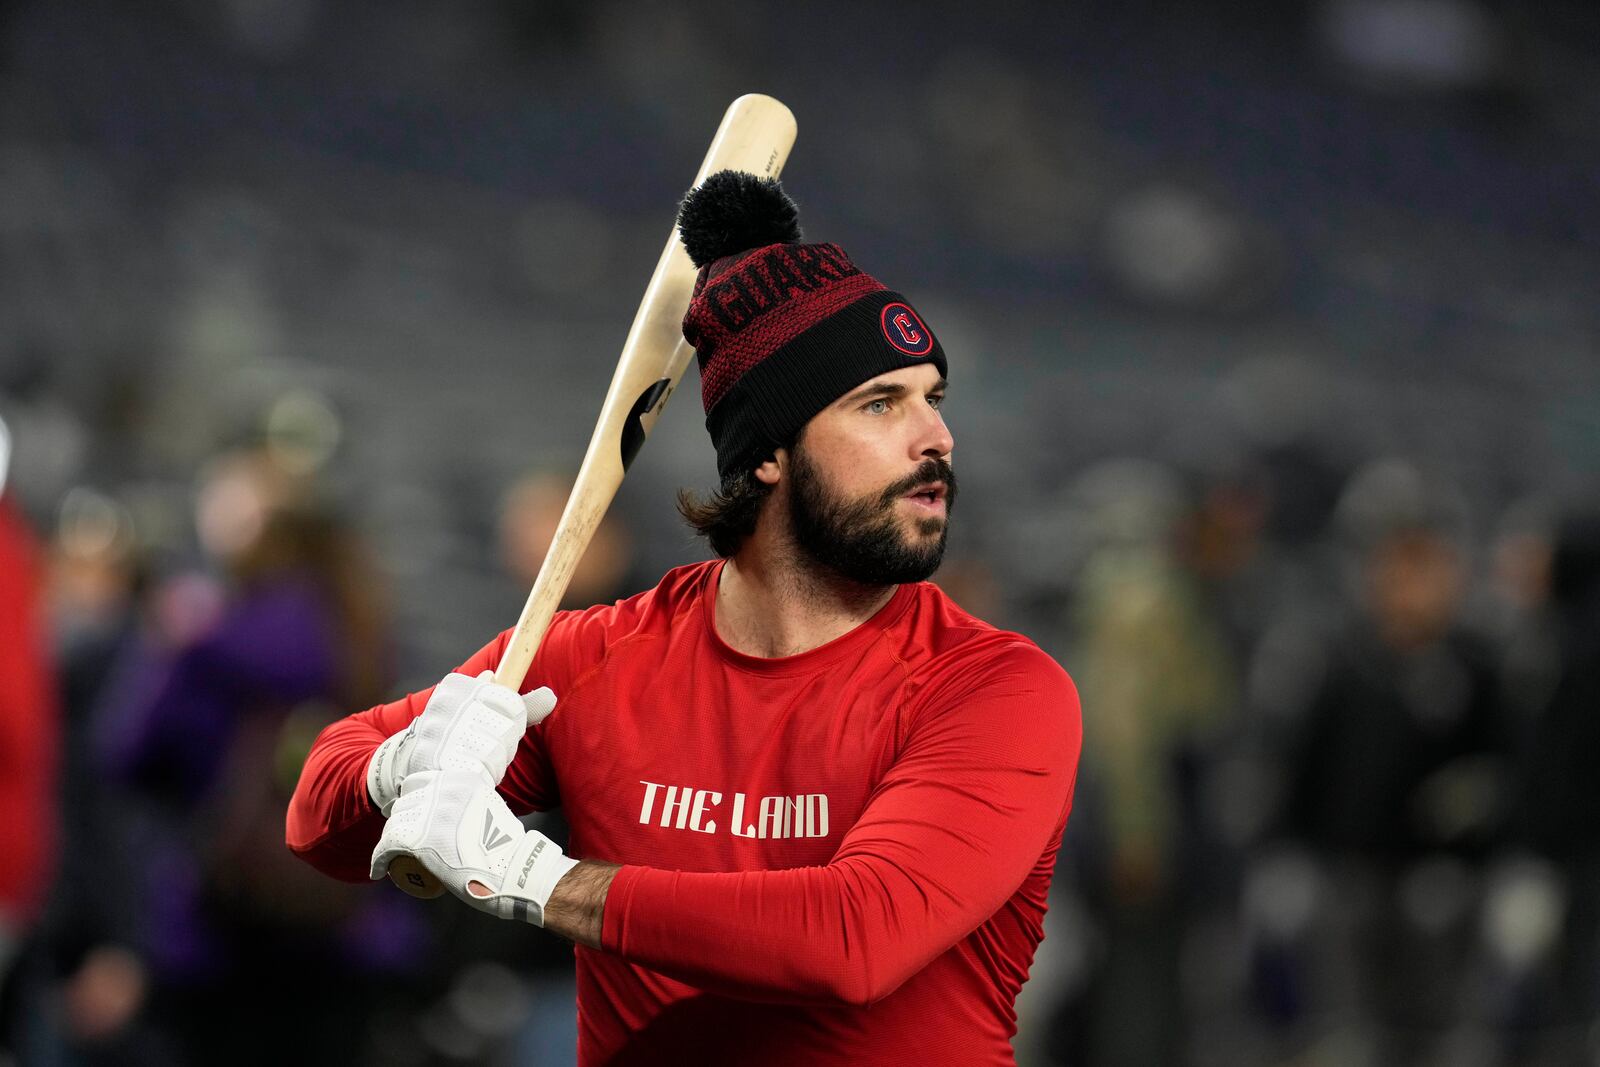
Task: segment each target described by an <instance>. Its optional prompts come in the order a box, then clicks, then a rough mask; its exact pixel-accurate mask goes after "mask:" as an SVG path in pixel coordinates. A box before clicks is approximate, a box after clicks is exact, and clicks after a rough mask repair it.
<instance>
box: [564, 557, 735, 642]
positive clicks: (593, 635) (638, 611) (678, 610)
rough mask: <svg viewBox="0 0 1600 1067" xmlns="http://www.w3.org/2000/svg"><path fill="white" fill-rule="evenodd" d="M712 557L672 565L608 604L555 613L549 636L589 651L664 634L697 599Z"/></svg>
mask: <svg viewBox="0 0 1600 1067" xmlns="http://www.w3.org/2000/svg"><path fill="white" fill-rule="evenodd" d="M715 565H716V563H715V561H714V560H713V561H707V562H703V563H689V564H685V565H684V566H681V567H674V568H672V569H671V570H669V571H667V573H666V574H664V575H662V577H661V580H660V581H659V582H657V583H656V584H655V585H653V586H651V587H650V588H649V589H646V590H644V591H643V592H639V593H635V594H633V595H632V596H629V597H624V598H622V599H621V600H617V601H614V602H613V603H610V604H596V605H594V606H592V607H587V608H577V609H571V610H567V611H561V612H557V613H556V617H555V618H554V619H553V620H552V621H551V623H550V631H549V636H548V637H547V638H546V640H547V642H548V641H551V640H555V641H561V642H566V643H572V644H576V645H579V646H581V647H583V648H584V649H586V650H587V651H589V652H590V653H593V652H596V651H603V650H604V649H605V648H606V647H608V646H609V645H611V644H614V643H615V642H616V641H618V640H621V639H623V638H626V637H629V636H631V635H636V634H644V633H659V634H665V633H666V632H667V631H668V629H670V627H671V626H672V624H673V622H674V620H676V619H677V618H678V617H679V616H681V615H682V614H683V613H684V612H685V611H688V610H690V609H691V608H692V606H693V605H694V604H696V603H698V599H699V594H700V590H701V588H702V587H703V586H704V584H705V581H706V578H707V576H708V575H709V574H710V572H711V569H712V568H713V567H715Z"/></svg>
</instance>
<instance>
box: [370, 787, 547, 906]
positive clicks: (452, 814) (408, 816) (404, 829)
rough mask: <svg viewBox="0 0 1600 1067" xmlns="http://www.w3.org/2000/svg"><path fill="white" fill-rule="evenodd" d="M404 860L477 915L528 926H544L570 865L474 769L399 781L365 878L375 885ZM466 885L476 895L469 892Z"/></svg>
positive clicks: (545, 838)
mask: <svg viewBox="0 0 1600 1067" xmlns="http://www.w3.org/2000/svg"><path fill="white" fill-rule="evenodd" d="M405 854H409V855H412V856H415V857H417V859H419V860H421V861H422V865H423V866H424V867H426V868H427V869H428V870H429V871H431V872H433V874H434V875H436V876H437V877H438V879H439V880H440V881H441V882H443V883H444V885H445V888H446V889H448V890H450V892H451V893H453V894H455V895H456V896H457V897H459V898H461V899H462V900H464V901H466V902H467V903H468V904H470V905H472V906H473V907H474V908H477V909H478V910H479V911H482V912H487V913H488V914H490V915H494V916H497V917H498V918H501V919H518V920H521V921H523V922H529V923H532V924H533V925H535V926H543V925H544V910H545V905H546V904H547V903H548V902H549V900H550V893H551V891H552V890H553V889H554V888H555V885H556V883H557V882H559V881H560V880H561V876H562V875H564V874H566V873H567V871H569V870H571V869H572V868H573V867H574V866H575V865H576V861H575V860H572V859H569V858H567V856H565V855H564V854H563V853H562V851H561V848H560V847H559V846H558V845H557V844H556V843H555V842H554V841H551V840H550V839H549V838H548V837H545V836H544V835H543V834H541V833H539V832H538V831H535V830H528V831H525V830H523V828H522V824H521V823H520V822H518V821H517V817H516V816H515V815H513V814H511V809H510V808H508V807H506V802H505V800H504V799H503V798H501V796H500V794H499V793H497V792H495V791H494V788H493V787H492V786H486V785H484V784H483V782H482V780H481V777H480V776H479V774H478V773H477V772H476V771H475V770H448V771H413V772H412V773H410V774H409V775H407V776H406V779H405V783H404V785H403V786H402V788H401V792H400V799H399V800H398V801H397V802H396V803H395V805H394V809H393V812H392V813H391V814H390V816H389V821H388V823H387V824H385V826H384V828H383V836H382V837H381V838H380V839H379V840H378V847H377V848H376V849H375V850H374V851H373V853H372V871H371V874H372V877H373V878H374V879H378V878H382V877H383V876H384V875H385V874H387V873H388V870H389V864H390V862H391V861H393V860H394V858H395V857H396V856H400V855H405ZM469 882H470V883H475V884H476V885H477V888H478V890H479V892H469V891H468V888H467V886H468V883H469Z"/></svg>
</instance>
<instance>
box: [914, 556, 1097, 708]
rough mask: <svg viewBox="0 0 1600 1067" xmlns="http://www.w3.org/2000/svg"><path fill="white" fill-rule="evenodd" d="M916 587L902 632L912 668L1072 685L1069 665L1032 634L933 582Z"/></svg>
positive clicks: (920, 672) (924, 672)
mask: <svg viewBox="0 0 1600 1067" xmlns="http://www.w3.org/2000/svg"><path fill="white" fill-rule="evenodd" d="M914 591H915V599H914V600H913V601H912V604H911V608H910V610H909V612H908V613H907V618H906V627H905V635H904V641H905V644H906V647H907V651H908V653H910V655H909V656H908V666H910V667H911V668H912V670H913V673H914V674H917V675H922V676H928V675H949V674H964V675H967V676H969V677H970V676H974V675H981V676H984V677H988V678H994V677H998V676H1017V675H1019V674H1020V675H1029V676H1038V677H1039V678H1040V680H1041V681H1043V680H1045V679H1049V680H1051V681H1052V683H1055V684H1061V683H1064V684H1065V685H1067V686H1071V684H1072V683H1071V679H1070V678H1068V676H1067V672H1066V670H1065V669H1064V668H1063V667H1062V666H1061V664H1060V663H1058V662H1056V660H1055V658H1054V657H1052V656H1051V655H1050V654H1049V653H1048V652H1046V651H1044V650H1043V649H1042V648H1040V647H1039V646H1038V645H1037V644H1035V643H1034V641H1033V640H1032V639H1031V638H1029V637H1027V636H1026V635H1024V634H1020V633H1017V632H1015V631H1013V630H1004V629H1001V628H1000V627H998V626H995V625H994V624H993V623H990V622H986V621H985V620H983V619H980V618H978V617H977V616H976V615H974V614H972V613H971V612H969V611H967V610H966V609H964V608H962V607H961V606H960V605H959V604H957V603H956V602H955V601H954V600H953V599H951V597H950V595H949V594H948V593H946V592H945V591H944V590H942V589H940V588H939V587H938V586H937V585H934V584H933V583H932V582H919V583H917V585H916V586H915V587H914Z"/></svg>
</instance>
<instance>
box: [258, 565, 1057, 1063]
mask: <svg viewBox="0 0 1600 1067" xmlns="http://www.w3.org/2000/svg"><path fill="white" fill-rule="evenodd" d="M719 573H720V565H719V564H717V563H706V564H696V565H693V566H688V567H681V568H678V569H676V570H673V571H670V572H668V574H667V575H666V576H665V577H664V578H663V579H662V581H661V583H660V584H659V585H658V586H657V587H656V588H655V589H653V590H651V591H649V592H647V593H643V594H641V595H639V596H636V597H633V598H632V599H629V600H625V601H622V602H621V603H619V604H616V605H613V606H609V607H600V608H592V609H589V610H587V611H583V612H566V613H563V614H561V615H558V616H557V618H556V621H555V623H554V624H553V625H552V626H551V628H550V631H549V633H548V635H547V636H546V638H545V640H544V643H543V645H542V646H541V648H540V650H539V654H538V656H537V658H536V659H535V661H534V664H533V667H532V669H531V670H530V671H529V673H528V677H527V679H526V681H525V682H524V686H523V688H524V689H525V690H526V689H529V688H532V687H534V686H536V685H549V686H550V687H551V688H552V689H554V690H555V692H556V694H557V696H558V697H559V699H560V704H559V705H558V706H557V708H556V711H555V712H554V713H553V714H552V715H551V716H550V717H549V718H548V719H547V720H546V721H545V722H544V723H543V724H542V725H540V726H539V727H536V728H535V729H533V730H530V731H529V733H528V735H527V737H526V738H525V739H524V741H523V743H522V746H521V749H520V750H519V752H518V754H517V757H516V759H515V760H514V761H513V763H512V765H511V768H510V770H509V771H508V772H507V774H506V777H505V780H504V781H503V782H502V784H501V792H502V793H503V794H504V795H505V796H506V798H507V800H508V802H509V803H510V804H511V806H512V807H513V809H514V810H529V809H544V808H549V807H552V806H555V805H557V804H560V805H561V806H562V807H563V808H564V810H565V813H566V817H567V821H568V823H569V825H570V826H571V832H572V836H571V842H570V851H571V853H572V854H573V855H575V856H578V857H581V858H584V859H597V860H610V861H613V862H618V863H622V864H624V866H623V867H622V869H621V870H620V871H619V872H618V873H617V876H616V880H615V881H614V882H613V883H612V886H611V890H610V894H609V896H608V897H607V900H606V906H605V915H604V922H603V930H602V943H603V946H604V950H603V951H593V950H589V949H585V948H579V949H578V950H577V964H578V1015H579V1060H580V1062H581V1063H583V1064H585V1065H597V1064H623V1063H641V1064H643V1063H652V1064H658V1063H677V1062H690V1061H692V1062H695V1063H703V1064H715V1063H764V1064H780V1065H781V1064H806V1065H818V1064H863V1063H880V1062H881V1063H908V1062H909V1063H917V1064H919V1067H934V1065H938V1064H950V1065H957V1064H959V1065H961V1067H971V1065H975V1064H1007V1063H1011V1062H1012V1053H1011V1047H1010V1038H1011V1037H1012V1035H1013V1034H1014V1033H1015V1030H1016V1025H1015V1020H1016V1016H1015V1012H1014V1010H1013V1003H1014V1001H1015V998H1016V994H1017V991H1018V989H1019V988H1020V987H1021V985H1022V983H1023V981H1024V980H1025V979H1026V978H1027V973H1028V967H1029V965H1030V964H1031V962H1032V959H1033V952H1034V949H1035V947H1036V946H1037V945H1038V943H1039V941H1040V938H1041V937H1042V936H1043V928H1042V923H1043V918H1044V912H1045V901H1046V895H1047V892H1048V890H1049V884H1050V876H1051V871H1052V869H1053V867H1054V864H1055V857H1056V852H1057V849H1058V848H1059V846H1060V842H1061V832H1062V828H1063V826H1064V825H1065V823H1066V819H1067V813H1068V811H1069V809H1070V807H1071V802H1072V786H1073V781H1074V778H1075V774H1076V769H1077V761H1078V750H1079V745H1080V741H1081V725H1080V718H1079V712H1078V702H1077V694H1076V692H1075V690H1074V689H1073V686H1072V682H1071V681H1070V679H1068V677H1067V675H1066V673H1065V672H1064V671H1063V670H1062V669H1061V668H1060V667H1059V666H1058V665H1057V664H1056V663H1055V662H1054V661H1053V660H1052V659H1050V658H1049V657H1048V656H1046V655H1045V654H1044V653H1043V652H1041V651H1040V650H1039V649H1038V648H1037V647H1035V646H1034V645H1033V644H1032V643H1030V642H1029V641H1027V640H1026V639H1025V638H1022V637H1020V636H1018V635H1016V634H1012V633H1006V632H1004V631H1000V630H996V629H994V628H993V627H991V626H988V625H987V624H985V623H983V622H980V621H978V620H977V619H974V618H973V617H972V616H970V615H967V614H966V613H965V612H963V611H961V609H959V608H958V607H956V606H955V604H954V603H952V602H951V601H950V600H949V599H948V598H947V597H946V596H945V595H944V594H943V593H942V592H941V591H940V590H939V589H938V588H937V587H935V586H933V585H931V584H928V583H919V584H914V585H905V586H901V587H900V589H899V590H898V591H897V592H896V593H895V595H894V598H893V599H892V600H891V601H890V602H889V603H888V604H887V605H886V606H885V607H884V608H883V609H882V610H881V611H879V612H878V614H877V615H876V616H874V617H873V618H872V619H871V620H869V621H868V622H866V623H864V624H863V625H861V626H859V627H857V628H856V629H855V630H853V631H851V632H850V633H848V634H846V635H845V636H843V637H840V638H839V639H837V640H835V641H832V642H829V643H828V644H826V645H823V646H822V647H820V648H817V649H813V650H812V651H810V652H806V653H803V654H801V655H798V656H789V657H785V658H781V659H761V658H757V657H752V656H746V655H743V654H741V653H739V652H737V651H735V650H734V649H733V648H731V647H729V646H728V645H727V644H726V643H724V642H723V641H722V640H721V639H720V638H719V637H718V636H717V633H716V628H715V625H714V619H713V616H714V604H715V590H716V581H717V577H718V575H719ZM506 639H507V635H506V634H502V635H501V636H500V637H499V638H498V639H496V640H495V641H494V642H492V643H491V644H490V645H489V646H488V647H487V648H485V649H483V650H482V651H480V652H479V653H478V654H477V655H475V656H474V657H472V659H470V660H468V661H467V662H466V663H465V664H464V665H462V667H461V668H460V670H461V671H462V672H463V673H466V674H476V673H477V672H479V671H481V670H484V669H486V668H492V667H493V666H494V665H495V664H496V663H497V662H498V660H499V657H500V655H501V652H502V650H503V648H504V646H505V642H506ZM428 696H429V693H428V692H422V693H417V694H414V695H412V696H410V697H407V698H405V699H404V700H400V701H397V702H395V703H393V704H387V705H384V706H382V707H378V708H373V709H372V710H370V711H366V712H362V713H360V714H358V715H353V716H351V717H350V718H347V719H344V720H342V721H341V722H338V723H335V724H334V725H333V726H330V727H329V728H328V729H327V730H326V731H325V732H324V733H323V735H322V736H321V738H319V740H318V742H317V744H316V746H315V748H314V749H313V750H312V753H311V757H310V759H309V760H308V762H307V764H306V768H305V771H304V772H303V774H302V776H301V780H300V785H299V788H298V789H297V791H296V793H295V797H294V800H293V801H292V803H291V805H290V809H289V820H288V837H289V844H290V847H292V848H293V849H294V850H295V851H296V852H298V853H299V854H301V855H302V856H304V857H305V858H306V859H307V860H308V861H309V862H311V863H313V864H315V865H316V866H317V867H319V868H320V869H322V870H324V871H326V872H327V873H329V874H332V875H335V876H338V877H342V878H346V879H350V880H352V881H356V880H363V879H365V878H366V876H367V867H368V861H369V857H370V854H371V851H372V848H373V845H374V844H375V843H376V841H377V839H378V836H379V833H380V832H381V829H382V822H381V819H380V817H379V816H378V815H377V814H376V813H375V811H374V810H373V807H372V804H371V802H370V800H369V799H368V797H367V793H366V785H365V772H366V765H367V762H368V761H369V759H370V758H371V755H372V752H373V750H374V749H375V748H376V747H377V745H378V743H379V742H380V741H382V740H383V739H384V738H385V737H388V736H389V735H390V734H393V733H395V732H396V731H398V730H401V729H403V728H404V726H405V725H406V723H407V722H409V721H410V719H411V718H412V717H413V716H415V715H418V714H420V713H421V711H422V709H423V707H424V705H425V704H426V703H427V699H428Z"/></svg>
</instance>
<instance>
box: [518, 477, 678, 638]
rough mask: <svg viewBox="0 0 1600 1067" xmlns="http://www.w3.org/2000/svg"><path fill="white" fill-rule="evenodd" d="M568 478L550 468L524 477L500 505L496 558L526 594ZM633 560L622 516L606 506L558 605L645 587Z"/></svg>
mask: <svg viewBox="0 0 1600 1067" xmlns="http://www.w3.org/2000/svg"><path fill="white" fill-rule="evenodd" d="M571 492H572V479H571V478H570V477H568V476H564V475H559V474H555V473H553V472H550V471H539V472H535V473H533V474H529V475H526V476H525V477H523V478H521V479H520V480H518V481H517V482H516V483H515V484H514V485H512V487H511V488H510V489H508V490H506V493H505V496H504V497H503V498H502V499H501V504H500V529H499V535H500V536H499V540H500V558H501V562H502V563H503V564H504V566H505V570H506V572H507V573H508V574H510V576H511V578H512V579H513V580H514V583H515V584H516V586H517V587H518V589H519V591H520V594H521V596H522V597H523V598H526V596H527V593H528V590H530V589H532V588H533V582H534V579H535V578H537V577H538V576H539V568H540V567H541V566H542V565H543V564H544V557H545V554H546V553H547V552H548V551H549V550H550V542H551V541H552V540H553V539H554V538H555V533H556V527H557V525H559V524H560V522H561V513H562V511H563V510H564V509H565V508H566V506H567V497H568V495H570V494H571ZM649 585H650V582H649V581H648V580H647V579H645V578H644V577H643V576H642V575H641V574H640V573H639V572H638V567H637V565H636V563H635V552H634V546H633V537H632V535H631V534H630V533H629V532H628V530H627V528H626V526H625V524H624V522H623V520H622V518H621V517H620V516H619V515H618V514H617V513H616V512H615V511H611V510H608V511H607V512H606V515H605V517H604V518H603V519H601V520H600V525H599V527H598V528H596V530H595V531H594V535H593V537H592V538H591V539H590V541H589V547H588V548H586V549H584V552H583V558H582V559H580V560H578V564H577V566H576V567H574V568H573V570H572V580H571V582H570V583H569V584H568V586H567V591H566V594H565V595H563V596H562V598H561V607H562V608H587V607H591V606H593V605H595V604H608V603H610V602H611V601H613V600H617V599H619V598H621V597H624V596H628V595H630V594H632V593H636V592H638V591H639V590H640V589H646V588H649Z"/></svg>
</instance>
